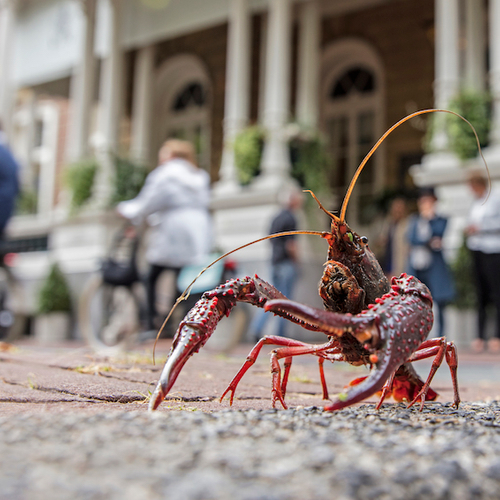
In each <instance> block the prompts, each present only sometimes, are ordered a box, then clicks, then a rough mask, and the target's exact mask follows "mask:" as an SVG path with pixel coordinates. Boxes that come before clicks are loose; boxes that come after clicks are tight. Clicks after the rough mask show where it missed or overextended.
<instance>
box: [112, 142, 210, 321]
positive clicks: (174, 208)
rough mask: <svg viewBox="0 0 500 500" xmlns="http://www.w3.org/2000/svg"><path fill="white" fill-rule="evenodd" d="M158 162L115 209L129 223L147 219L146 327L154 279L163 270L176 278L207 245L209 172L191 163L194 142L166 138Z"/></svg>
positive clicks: (152, 316)
mask: <svg viewBox="0 0 500 500" xmlns="http://www.w3.org/2000/svg"><path fill="white" fill-rule="evenodd" d="M158 160H159V165H158V166H157V167H156V168H155V169H154V170H153V171H152V172H151V173H150V174H149V175H148V176H147V178H146V182H145V184H144V186H143V188H142V190H141V192H140V193H139V194H138V195H137V197H136V198H134V199H132V200H129V201H124V202H122V203H119V204H118V207H117V210H118V213H119V214H120V215H121V216H123V217H125V218H126V219H129V220H130V221H131V222H132V223H133V224H134V225H139V224H141V223H142V222H143V221H147V223H148V224H149V226H150V227H151V234H150V238H149V241H148V245H147V249H146V260H147V262H148V263H149V266H150V269H149V273H148V276H147V280H146V286H147V294H148V329H150V330H154V329H155V328H156V327H157V326H158V324H157V323H155V320H156V306H155V303H156V283H157V281H158V277H159V276H160V274H161V273H162V272H163V271H165V270H170V271H173V272H174V273H175V277H176V278H177V276H178V274H179V272H180V271H181V269H182V268H183V267H184V266H187V265H191V264H198V263H199V262H201V261H203V259H204V258H206V256H207V255H208V254H209V253H210V250H211V248H212V222H211V217H210V214H209V210H208V208H209V201H210V178H209V175H208V173H207V172H205V171H204V170H202V169H200V168H199V167H198V166H197V164H196V154H195V150H194V147H193V145H192V144H191V143H190V142H188V141H182V140H179V139H169V140H167V141H166V142H165V143H164V144H163V146H162V147H161V148H160V151H159V153H158Z"/></svg>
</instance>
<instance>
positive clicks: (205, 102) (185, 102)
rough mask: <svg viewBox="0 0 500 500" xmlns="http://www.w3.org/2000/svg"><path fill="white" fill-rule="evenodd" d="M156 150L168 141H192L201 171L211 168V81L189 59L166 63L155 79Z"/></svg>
mask: <svg viewBox="0 0 500 500" xmlns="http://www.w3.org/2000/svg"><path fill="white" fill-rule="evenodd" d="M157 89H158V90H157V92H158V94H157V95H158V107H157V115H156V119H157V120H158V128H157V144H158V146H157V147H158V148H159V147H160V146H161V144H162V143H163V141H165V140H166V139H168V138H172V137H174V138H177V139H185V140H188V141H191V142H192V143H193V144H194V146H195V149H196V153H197V157H198V162H199V164H200V167H202V168H205V169H207V170H209V168H210V119H209V118H210V80H209V78H208V74H207V72H206V70H205V68H204V66H203V63H202V62H201V61H200V60H199V59H197V58H196V57H194V56H191V55H179V56H176V57H174V58H172V59H169V60H167V61H166V62H165V63H164V64H163V65H162V67H161V68H160V70H159V72H158V78H157Z"/></svg>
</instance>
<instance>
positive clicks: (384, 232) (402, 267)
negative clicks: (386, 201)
mask: <svg viewBox="0 0 500 500" xmlns="http://www.w3.org/2000/svg"><path fill="white" fill-rule="evenodd" d="M408 220H409V219H408V209H407V204H406V199H405V198H403V197H401V196H397V197H396V198H394V199H393V200H392V202H391V205H390V208H389V213H388V214H387V217H386V218H385V220H384V222H383V224H382V227H381V229H380V233H379V237H378V238H377V240H376V244H375V249H376V250H377V252H376V253H377V257H378V260H379V262H380V264H381V266H382V269H383V270H384V272H385V274H386V276H387V277H388V278H389V279H390V278H392V277H393V276H397V277H399V276H400V275H401V273H404V272H405V271H406V265H407V262H408V251H409V244H408V237H407V234H408Z"/></svg>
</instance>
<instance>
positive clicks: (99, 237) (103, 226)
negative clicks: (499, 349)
mask: <svg viewBox="0 0 500 500" xmlns="http://www.w3.org/2000/svg"><path fill="white" fill-rule="evenodd" d="M499 3H500V2H499V1H498V0H489V1H483V0H405V1H391V0H359V1H355V2H353V1H352V0H336V1H330V0H303V1H298V0H297V1H294V0H205V1H200V0H37V1H34V0H0V122H1V142H2V144H5V145H6V146H7V147H8V148H9V149H10V150H11V152H12V153H13V155H14V157H15V158H16V160H17V162H18V164H19V181H20V190H19V194H18V196H17V201H16V207H15V213H14V215H13V216H12V218H11V219H10V221H9V224H8V226H7V228H6V232H5V234H4V238H3V241H2V254H3V255H4V256H5V258H4V266H3V268H2V269H0V271H1V272H2V280H1V282H2V293H1V294H0V295H1V301H0V302H1V306H2V313H1V314H0V335H1V337H2V339H3V340H5V341H7V342H11V343H16V342H21V343H22V342H25V341H28V342H30V343H31V345H40V346H51V345H54V344H57V343H58V342H61V341H62V342H64V341H72V340H74V341H76V342H81V343H83V344H84V345H90V346H92V347H94V348H95V349H96V350H99V348H102V347H103V345H104V346H106V345H115V344H119V345H120V346H121V347H122V349H124V350H126V349H128V348H131V346H134V345H140V341H141V340H142V341H144V340H147V338H144V336H143V337H141V334H145V333H147V332H146V330H147V329H146V327H145V326H144V314H145V313H144V309H145V291H144V288H143V287H142V285H141V282H140V281H138V282H137V283H135V285H134V287H132V288H133V289H134V291H133V294H130V289H123V290H121V292H120V291H117V290H115V289H113V290H111V291H109V290H105V289H104V287H102V283H101V282H100V281H99V277H100V269H101V264H102V261H103V259H105V258H107V257H109V256H110V254H111V253H112V251H113V250H115V247H116V245H117V243H116V242H117V234H119V232H120V230H121V229H122V228H123V224H124V222H123V220H122V219H121V218H120V217H119V216H118V214H117V212H116V210H115V206H116V204H117V203H119V202H120V201H123V200H128V199H131V198H134V197H135V196H136V195H137V193H138V192H139V191H140V189H141V187H142V185H143V182H144V179H145V177H146V175H147V174H148V173H149V172H150V171H151V170H152V169H154V168H155V167H156V166H157V154H158V151H159V149H160V146H161V145H162V144H163V143H164V141H165V140H166V139H168V138H179V139H183V140H188V141H190V142H191V143H192V144H193V145H194V148H195V151H196V156H197V163H198V164H199V166H200V168H202V169H203V170H205V171H206V172H207V173H208V174H209V176H210V180H211V202H210V213H211V215H212V218H213V222H214V229H213V235H214V245H213V250H214V255H215V256H217V255H221V254H222V253H224V252H227V251H229V250H231V249H233V248H235V247H236V246H238V245H241V244H244V243H247V242H249V241H251V240H253V239H256V238H260V237H262V236H265V235H266V234H267V233H268V231H269V227H270V224H271V220H272V218H273V217H274V216H275V214H276V213H277V212H278V211H279V210H280V208H281V207H282V206H283V204H284V202H285V193H287V192H288V191H289V190H290V189H296V188H307V189H311V190H313V191H314V192H315V194H316V195H317V196H318V198H319V199H320V200H321V201H322V203H323V204H324V205H325V206H326V207H328V208H329V209H330V210H333V211H336V210H338V209H339V208H340V205H341V202H342V199H343V197H344V194H345V192H346V189H347V186H348V184H349V182H350V179H351V177H352V175H353V173H354V171H355V169H356V168H357V166H358V165H359V163H360V161H361V159H362V158H363V157H364V155H365V154H366V153H367V152H368V151H369V150H370V148H371V147H372V146H373V144H374V143H375V142H376V140H377V139H378V138H379V137H380V136H381V135H382V134H383V132H384V131H385V130H386V129H387V128H388V127H390V126H391V125H392V124H394V123H395V122H397V121H398V120H399V119H401V118H403V117H404V116H405V115H407V114H408V113H411V112H413V111H416V110H417V109H424V108H432V107H436V108H446V109H453V110H455V111H457V112H459V113H461V114H462V115H463V116H464V117H466V118H468V119H469V120H470V121H471V122H472V123H473V124H474V126H475V127H476V130H477V132H478V134H479V139H480V141H481V144H482V146H483V153H484V156H485V157H486V159H487V162H488V165H489V175H490V178H491V182H492V184H493V186H495V185H496V184H497V183H498V180H499V179H500V147H499V145H500V100H499V96H500V78H498V75H499V74H500V57H499V56H498V54H500V34H499V33H500V30H499V29H497V28H498V26H497V24H499V23H500V18H499V15H498V12H499V11H500V5H499ZM462 125H463V124H462V123H459V120H458V119H456V118H455V117H449V116H444V115H439V116H437V115H436V116H428V115H426V116H419V117H417V118H414V119H413V120H411V121H409V122H408V123H406V124H404V125H403V126H402V127H401V128H399V129H398V130H397V131H396V132H394V133H393V134H392V135H391V136H389V137H388V139H387V140H386V142H385V143H384V144H383V146H382V147H381V148H380V149H379V150H378V151H377V153H376V154H375V156H374V157H372V158H371V160H370V161H369V163H368V165H367V166H366V168H365V170H364V172H363V174H362V175H361V177H360V179H359V181H358V184H357V186H356V188H355V189H354V192H353V195H352V198H351V201H350V204H349V207H348V210H347V220H348V222H349V224H350V226H351V227H352V228H353V229H354V230H355V231H356V232H358V233H359V234H363V235H366V236H368V239H369V241H370V245H371V247H372V248H373V249H374V250H375V252H376V254H377V256H378V257H379V259H380V261H381V262H385V260H387V248H388V247H387V240H384V239H383V238H381V236H382V235H383V234H385V232H384V231H385V229H384V228H386V227H387V223H388V221H390V220H391V219H390V218H391V212H390V207H391V203H392V202H393V200H394V199H395V198H402V199H404V202H405V208H404V211H403V219H405V220H407V218H408V215H410V214H412V213H415V212H416V193H417V191H418V189H419V188H421V187H431V188H433V190H434V191H433V192H434V193H435V196H436V199H437V211H438V213H439V214H440V215H441V216H443V217H444V218H446V219H447V221H448V223H447V227H446V231H445V233H444V235H443V238H442V249H443V255H444V258H445V261H446V263H447V265H448V266H449V268H450V270H451V273H452V275H453V282H454V287H455V290H456V293H455V296H454V299H453V301H451V302H449V303H447V304H446V306H445V316H444V317H445V319H446V325H445V334H446V336H447V337H448V339H450V340H453V341H455V343H456V344H457V345H458V347H459V349H461V350H462V352H465V353H468V352H469V351H470V348H471V345H472V342H473V341H474V339H475V338H476V337H477V327H476V323H477V320H476V312H475V307H476V304H477V297H476V296H475V288H474V282H475V276H474V271H473V270H472V263H471V259H470V254H469V253H468V250H467V248H466V247H465V246H464V228H465V227H466V226H467V217H468V215H469V212H470V208H471V206H472V203H473V193H472V192H471V191H470V189H469V188H468V186H467V183H466V180H467V178H468V174H469V173H470V172H471V171H475V170H478V169H479V170H481V169H482V170H483V171H485V170H484V168H485V167H484V164H483V163H482V160H481V159H480V158H479V156H478V150H477V146H476V142H475V138H474V136H473V135H472V134H471V132H470V130H468V128H467V125H465V126H464V127H465V128H464V127H462ZM491 196H492V197H494V196H495V195H494V191H493V193H492V195H491ZM297 220H298V227H299V228H300V229H314V230H327V229H328V227H329V220H328V217H327V216H326V215H325V214H324V213H322V212H321V211H319V210H318V209H317V205H316V204H315V203H314V201H313V200H311V199H307V198H306V199H305V203H304V205H303V207H302V208H301V209H300V210H299V212H298V213H297ZM149 232H150V228H149V227H148V226H147V225H144V227H142V228H141V231H140V248H139V251H138V255H137V260H138V267H139V274H140V276H144V275H145V274H146V272H147V262H146V261H145V258H144V248H145V247H147V245H148V235H149ZM391 234H392V233H391ZM298 248H299V250H298V255H299V274H298V278H297V280H296V286H295V290H294V293H293V297H294V299H296V300H298V301H301V302H304V303H307V304H311V305H314V306H317V307H321V300H320V298H319V296H318V293H317V284H318V282H319V280H320V277H321V274H322V270H323V267H322V265H323V263H324V261H325V258H326V250H327V249H326V245H325V242H324V241H322V240H320V239H319V238H314V237H305V236H301V237H299V238H298ZM399 251H401V252H404V251H403V250H398V252H399ZM270 253H271V246H270V244H269V243H268V242H264V243H260V244H257V245H255V246H251V247H248V248H245V249H244V250H242V251H240V252H238V253H236V254H235V255H234V256H231V260H232V261H231V262H230V263H226V264H227V265H225V267H224V269H223V270H220V275H219V276H218V277H217V276H215V279H214V281H213V282H211V283H209V287H213V286H215V285H216V284H217V282H218V281H217V279H218V278H221V279H222V278H223V279H226V278H229V277H232V276H244V275H247V274H248V275H253V274H254V273H255V272H257V273H259V275H261V276H262V277H263V278H265V279H268V280H270V279H271V277H270V276H271V272H270V269H269V261H270ZM392 257H393V259H394V256H392ZM398 257H401V258H405V257H407V254H406V253H402V254H401V255H398ZM394 273H395V269H387V274H388V275H391V274H394ZM175 281H176V276H172V275H169V273H168V272H167V273H166V275H165V276H164V277H163V278H162V280H160V283H159V285H158V286H159V290H161V291H162V293H159V298H158V301H159V302H160V312H161V314H162V315H163V317H164V316H165V314H166V313H167V312H168V310H169V308H170V305H171V304H172V302H173V300H174V299H175V294H176V293H179V291H182V288H181V289H180V290H178V291H177V292H176V291H172V290H176V289H177V288H179V284H178V283H177V282H175ZM106 294H108V295H109V296H111V295H112V297H111V298H109V297H108V295H106ZM61 297H62V298H61ZM55 298H57V300H53V299H55ZM59 298H61V300H59ZM110 303H113V307H116V308H117V311H118V313H116V312H115V313H114V315H113V313H110V312H109V311H108V310H107V309H106V307H108V306H107V305H106V304H110ZM117 304H118V305H117ZM253 309H254V308H251V307H243V306H242V307H239V308H238V311H239V312H235V315H234V318H231V319H229V320H228V326H227V327H224V326H223V325H221V329H224V328H226V330H229V332H225V333H223V334H221V335H222V337H221V340H220V342H221V343H220V346H219V348H220V350H221V352H222V351H228V350H230V349H231V348H233V347H234V346H235V345H236V344H237V343H238V342H240V341H250V340H253V338H252V332H250V329H249V325H251V322H252V318H253V316H254V314H255V311H254V310H253ZM493 312H494V311H493V309H492V311H491V313H492V314H491V316H492V317H491V318H490V319H489V320H488V323H487V336H493V335H495V325H494V317H493V316H494V314H493ZM53 313H58V314H57V316H58V319H57V320H53V321H52V320H50V323H48V321H49V320H48V319H47V318H46V317H47V316H54V314H53ZM61 317H62V318H61ZM181 317H182V313H179V312H176V316H174V319H173V321H172V322H171V324H169V326H168V328H167V329H166V331H165V334H164V337H171V336H172V335H173V333H174V331H175V324H176V323H175V322H176V321H179V319H180V318H181ZM110 318H111V319H110ZM117 318H118V319H117ZM120 318H121V319H120ZM56 324H57V326H56ZM275 327H276V324H275V322H273V321H271V322H268V323H267V325H266V329H265V331H264V332H263V333H264V334H265V333H274V331H275ZM287 334H288V335H289V336H292V337H295V338H298V339H302V340H307V339H312V340H314V341H318V340H319V341H321V340H322V339H323V336H322V335H316V336H315V335H313V334H311V333H310V332H304V331H303V330H301V329H300V328H299V327H297V326H295V325H292V326H291V327H290V328H289V330H288V333H287ZM432 335H436V331H434V332H433V333H432ZM138 343H139V344H138ZM481 355H482V354H478V358H477V359H478V361H479V360H482V359H484V358H481ZM490 355H491V356H492V359H493V360H496V357H495V353H494V352H491V353H490ZM480 366H481V364H480V363H478V364H477V365H475V368H474V370H471V373H470V374H468V375H467V379H474V377H476V375H475V374H477V377H478V380H482V379H483V375H482V374H483V371H481V368H480ZM488 366H490V368H485V369H484V371H485V372H486V373H484V375H485V376H487V377H486V378H496V376H497V372H498V369H499V368H498V366H497V365H496V363H494V364H493V365H488ZM463 369H465V367H464V368H463Z"/></svg>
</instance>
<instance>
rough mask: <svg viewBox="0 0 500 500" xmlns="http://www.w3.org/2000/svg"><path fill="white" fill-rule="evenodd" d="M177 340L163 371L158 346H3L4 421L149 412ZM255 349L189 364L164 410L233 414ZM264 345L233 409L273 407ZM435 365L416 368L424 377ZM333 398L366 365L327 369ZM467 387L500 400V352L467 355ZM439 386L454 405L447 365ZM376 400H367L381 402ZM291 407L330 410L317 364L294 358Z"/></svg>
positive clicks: (472, 396) (0, 399)
mask: <svg viewBox="0 0 500 500" xmlns="http://www.w3.org/2000/svg"><path fill="white" fill-rule="evenodd" d="M170 343H171V340H162V341H160V342H159V345H158V347H157V352H156V359H157V362H156V365H153V363H152V342H148V343H144V344H142V345H139V346H137V348H136V349H134V350H132V351H130V352H126V353H122V354H115V355H112V356H109V355H99V354H96V353H94V352H92V351H91V350H90V349H89V348H87V347H86V346H85V345H83V344H82V343H78V342H71V343H69V342H68V343H66V344H64V345H62V344H61V345H57V346H52V347H47V346H43V347H42V346H38V345H36V344H35V343H34V342H32V341H22V342H19V343H17V344H15V345H5V344H3V345H2V344H0V415H9V414H16V413H23V412H44V413H45V412H55V413H58V412H66V411H70V410H73V411H82V412H89V413H95V412H100V411H103V410H105V411H121V412H126V411H130V410H134V411H147V404H146V403H147V399H148V395H150V394H151V392H152V391H153V389H154V387H155V385H156V382H157V380H158V377H159V374H160V372H161V369H162V368H163V364H164V361H165V358H166V354H167V352H168V349H169V347H170ZM250 349H251V345H250V344H240V345H238V346H237V347H236V348H235V349H234V350H233V351H232V352H231V353H230V354H227V355H226V354H225V355H222V354H218V353H216V352H213V351H211V350H209V349H203V350H202V351H201V352H200V353H198V354H196V355H194V356H193V357H192V358H191V359H190V360H189V361H188V362H187V364H186V365H185V367H184V369H183V371H182V372H181V374H180V376H179V378H178V380H177V382H176V384H175V386H174V388H173V391H172V393H171V396H172V397H171V398H169V399H168V400H166V401H164V402H163V404H162V405H161V406H160V407H159V411H171V410H179V409H187V410H189V409H191V410H193V409H199V410H202V411H208V412H211V411H217V410H220V409H224V408H228V407H229V403H228V401H227V400H226V401H223V402H222V403H219V401H218V400H219V398H220V395H221V394H222V392H223V391H224V389H225V388H226V386H227V384H228V383H229V382H230V380H231V379H232V377H233V376H234V374H235V373H236V372H237V371H238V368H239V367H240V366H241V364H242V363H243V361H244V360H245V357H246V355H247V354H248V352H249V351H250ZM271 349H272V348H271V347H270V346H264V348H263V350H262V352H261V355H260V357H259V359H258V361H257V363H256V364H255V365H254V366H253V367H252V368H251V369H250V370H249V371H248V372H247V374H246V375H245V377H244V378H243V379H242V381H241V383H240V385H239V387H238V391H237V393H236V398H235V401H234V404H233V408H235V409H248V408H253V409H268V408H270V407H271V401H270V384H271V378H270V369H269V355H268V354H269V352H270V350H271ZM429 367H430V361H429V362H428V361H425V362H419V363H417V364H416V368H417V371H418V372H419V373H420V375H421V376H422V377H425V375H426V374H427V373H428V369H429ZM325 372H326V377H327V382H328V387H329V390H330V394H331V395H335V394H336V393H338V392H340V391H341V390H342V388H343V387H344V385H346V384H347V383H348V382H349V381H350V380H352V379H353V378H356V377H358V376H361V375H363V374H366V373H367V370H366V369H365V368H363V367H361V368H354V367H351V366H349V365H347V364H344V363H338V364H335V365H331V364H325ZM458 376H459V384H460V392H461V398H462V401H464V402H473V401H491V400H498V399H500V354H489V353H482V354H473V353H470V352H467V351H464V350H461V351H460V353H459V372H458ZM432 387H433V388H434V389H435V390H436V391H437V392H438V393H439V394H440V398H439V401H440V402H443V403H444V402H449V401H452V390H451V389H452V388H451V380H450V377H449V372H448V369H447V367H446V366H445V365H444V364H443V366H442V367H441V368H440V370H439V371H438V372H437V374H436V377H435V380H434V382H433V384H432ZM376 400H377V398H376V396H375V397H373V398H371V399H369V400H367V401H370V402H375V401H376ZM286 401H287V402H288V404H289V406H290V407H301V406H305V407H307V406H322V405H323V401H322V396H321V386H320V383H319V375H318V369H317V361H316V358H314V357H312V356H303V357H298V358H295V359H294V364H293V367H292V371H291V377H290V382H289V387H288V392H287V395H286Z"/></svg>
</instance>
